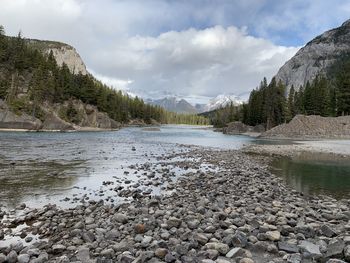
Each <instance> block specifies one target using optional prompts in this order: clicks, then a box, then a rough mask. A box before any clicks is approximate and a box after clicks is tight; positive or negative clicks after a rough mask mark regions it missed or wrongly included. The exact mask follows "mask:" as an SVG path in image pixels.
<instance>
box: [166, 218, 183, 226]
mask: <svg viewBox="0 0 350 263" xmlns="http://www.w3.org/2000/svg"><path fill="white" fill-rule="evenodd" d="M181 223H182V220H181V219H179V218H176V217H170V218H169V219H168V221H167V225H168V226H169V227H176V228H178V227H179V226H180V225H181Z"/></svg>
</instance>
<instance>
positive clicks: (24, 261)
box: [17, 254, 30, 263]
mask: <svg viewBox="0 0 350 263" xmlns="http://www.w3.org/2000/svg"><path fill="white" fill-rule="evenodd" d="M29 260H30V256H29V255H28V254H21V255H19V256H18V257H17V261H18V263H28V262H29Z"/></svg>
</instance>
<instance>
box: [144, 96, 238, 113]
mask: <svg viewBox="0 0 350 263" xmlns="http://www.w3.org/2000/svg"><path fill="white" fill-rule="evenodd" d="M146 103H149V104H152V105H158V106H161V107H163V108H165V109H166V110H168V111H172V112H177V113H202V112H207V111H212V110H215V109H218V108H220V107H225V106H227V105H229V104H230V103H233V105H235V106H237V105H240V104H242V103H243V101H242V100H241V99H240V98H239V97H237V96H235V95H230V94H222V95H218V96H217V97H215V98H212V99H211V100H210V101H209V102H208V103H207V104H195V105H192V104H191V103H189V102H188V101H186V100H185V99H180V98H178V97H175V96H168V97H165V98H163V99H158V100H150V99H149V100H146Z"/></svg>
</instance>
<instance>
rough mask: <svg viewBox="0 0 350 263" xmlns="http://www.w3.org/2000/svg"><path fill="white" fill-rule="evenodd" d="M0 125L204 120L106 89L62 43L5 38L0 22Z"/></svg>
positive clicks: (52, 127) (36, 126) (76, 126)
mask: <svg viewBox="0 0 350 263" xmlns="http://www.w3.org/2000/svg"><path fill="white" fill-rule="evenodd" d="M0 100H1V107H0V128H6V129H10V128H25V129H35V130H38V129H39V130H73V129H74V130H76V129H79V130H80V129H83V128H84V129H85V128H88V127H89V128H104V129H115V128H117V127H119V126H120V125H121V124H128V123H129V122H132V123H135V121H136V122H137V123H139V124H140V123H141V124H151V123H169V122H171V123H184V124H206V123H207V120H206V119H204V118H203V117H198V116H180V115H176V114H173V113H169V112H167V111H166V110H164V109H163V108H161V107H159V106H151V105H148V104H145V103H144V102H143V100H141V99H139V98H137V97H136V98H131V97H129V96H127V95H124V94H123V93H122V92H121V91H116V90H115V89H112V88H109V87H107V86H106V85H104V84H102V83H101V82H100V81H98V80H96V79H95V78H94V77H93V76H92V75H91V74H89V73H88V72H87V71H86V67H85V65H84V62H83V61H82V59H81V58H80V56H79V54H78V53H77V52H76V50H75V49H74V48H73V47H71V46H69V45H67V44H64V43H59V42H52V41H40V40H31V39H24V38H22V37H21V35H19V36H18V37H7V36H5V35H4V31H3V30H2V27H0Z"/></svg>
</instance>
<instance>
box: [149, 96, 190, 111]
mask: <svg viewBox="0 0 350 263" xmlns="http://www.w3.org/2000/svg"><path fill="white" fill-rule="evenodd" d="M146 102H147V103H149V104H153V105H158V106H161V107H163V108H164V109H166V110H168V111H172V112H178V113H197V110H196V108H195V107H194V106H192V105H191V104H190V103H189V102H187V101H186V100H184V99H180V98H177V97H174V96H169V97H165V98H163V99H158V100H146Z"/></svg>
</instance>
